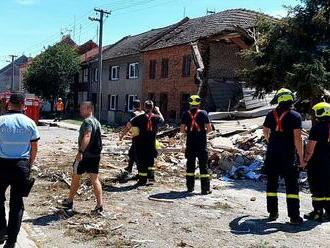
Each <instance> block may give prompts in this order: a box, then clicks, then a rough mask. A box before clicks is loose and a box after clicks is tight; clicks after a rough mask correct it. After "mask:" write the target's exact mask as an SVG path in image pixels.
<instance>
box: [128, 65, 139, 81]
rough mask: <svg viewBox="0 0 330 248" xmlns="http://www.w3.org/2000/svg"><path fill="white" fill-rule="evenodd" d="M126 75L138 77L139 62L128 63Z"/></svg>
mask: <svg viewBox="0 0 330 248" xmlns="http://www.w3.org/2000/svg"><path fill="white" fill-rule="evenodd" d="M128 77H129V78H138V77H139V63H131V64H129V67H128Z"/></svg>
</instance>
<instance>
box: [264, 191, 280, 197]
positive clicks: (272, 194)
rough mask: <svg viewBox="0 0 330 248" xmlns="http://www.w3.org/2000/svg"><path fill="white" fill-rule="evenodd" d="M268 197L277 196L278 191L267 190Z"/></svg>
mask: <svg viewBox="0 0 330 248" xmlns="http://www.w3.org/2000/svg"><path fill="white" fill-rule="evenodd" d="M266 194H267V197H277V193H274V192H267V193H266Z"/></svg>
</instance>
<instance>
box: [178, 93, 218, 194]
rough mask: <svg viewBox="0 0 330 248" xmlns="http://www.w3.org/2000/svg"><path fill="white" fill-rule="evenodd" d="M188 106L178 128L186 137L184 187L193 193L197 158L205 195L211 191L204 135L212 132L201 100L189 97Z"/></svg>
mask: <svg viewBox="0 0 330 248" xmlns="http://www.w3.org/2000/svg"><path fill="white" fill-rule="evenodd" d="M189 105H190V110H189V111H187V112H185V113H184V114H183V117H182V120H181V126H180V131H181V133H184V134H186V135H187V141H186V151H185V155H186V158H187V174H186V185H187V190H188V192H193V191H194V187H195V169H196V158H198V164H199V170H200V179H201V188H202V194H203V195H207V194H210V193H211V190H210V174H209V172H208V152H207V137H206V134H207V133H208V132H211V131H212V126H211V124H210V120H209V117H208V115H207V113H206V111H205V110H201V109H200V105H201V98H200V97H199V96H198V95H192V96H190V98H189Z"/></svg>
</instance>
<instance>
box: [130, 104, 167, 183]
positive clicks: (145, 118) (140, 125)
mask: <svg viewBox="0 0 330 248" xmlns="http://www.w3.org/2000/svg"><path fill="white" fill-rule="evenodd" d="M144 111H145V114H142V115H139V116H136V117H134V118H133V119H132V120H131V121H130V122H129V123H127V126H126V128H127V129H128V130H129V129H131V128H137V129H138V130H139V132H138V133H139V134H138V135H137V136H136V139H135V147H134V150H135V158H136V161H137V167H138V172H139V174H138V178H139V179H138V183H137V186H144V185H146V184H147V181H148V180H149V181H150V182H153V181H154V180H155V175H154V170H155V167H154V163H155V158H156V157H157V150H156V134H157V131H158V126H159V124H161V123H162V122H164V117H163V115H162V114H161V112H160V111H159V108H158V107H154V103H153V102H152V101H150V100H147V101H146V102H145V103H144ZM154 112H155V113H154Z"/></svg>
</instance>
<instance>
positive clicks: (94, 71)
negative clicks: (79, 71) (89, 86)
mask: <svg viewBox="0 0 330 248" xmlns="http://www.w3.org/2000/svg"><path fill="white" fill-rule="evenodd" d="M98 78H99V70H98V69H97V68H94V69H93V82H98Z"/></svg>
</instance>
